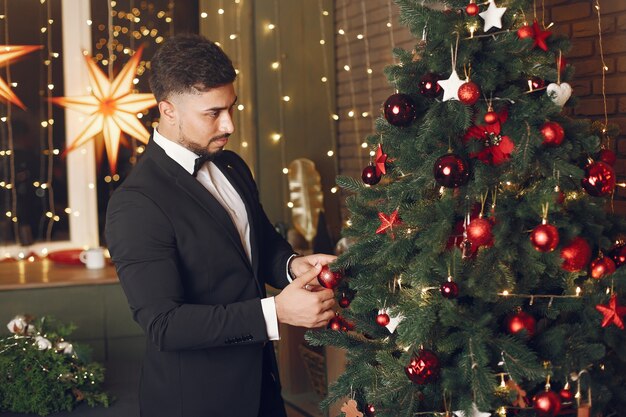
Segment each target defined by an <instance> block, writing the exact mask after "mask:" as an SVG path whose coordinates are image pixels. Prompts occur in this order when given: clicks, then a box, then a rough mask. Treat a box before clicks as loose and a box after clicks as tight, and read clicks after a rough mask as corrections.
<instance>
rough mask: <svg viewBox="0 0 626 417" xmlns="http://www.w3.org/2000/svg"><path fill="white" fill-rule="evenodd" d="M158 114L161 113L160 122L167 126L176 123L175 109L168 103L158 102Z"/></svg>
mask: <svg viewBox="0 0 626 417" xmlns="http://www.w3.org/2000/svg"><path fill="white" fill-rule="evenodd" d="M159 113H161V121H163V122H165V123H168V124H173V123H175V122H176V108H175V107H174V105H173V104H172V103H170V102H169V101H166V100H163V101H159Z"/></svg>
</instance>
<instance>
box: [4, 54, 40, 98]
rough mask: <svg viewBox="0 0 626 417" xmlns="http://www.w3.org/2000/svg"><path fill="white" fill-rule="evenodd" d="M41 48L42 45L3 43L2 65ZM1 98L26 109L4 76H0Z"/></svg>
mask: <svg viewBox="0 0 626 417" xmlns="http://www.w3.org/2000/svg"><path fill="white" fill-rule="evenodd" d="M41 48H42V46H41V45H1V46H0V66H1V67H6V66H8V65H9V64H10V63H11V61H13V60H16V59H17V58H20V57H22V56H24V55H26V54H29V53H31V52H33V51H37V50H39V49H41ZM0 99H2V100H4V101H6V102H7V103H13V104H15V105H16V106H18V107H20V108H21V109H22V110H26V106H24V103H22V101H21V100H20V99H19V98H18V97H17V96H16V95H15V93H14V92H13V91H12V90H11V87H9V85H8V84H7V83H6V81H4V80H3V79H2V78H0Z"/></svg>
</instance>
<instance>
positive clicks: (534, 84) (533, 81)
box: [530, 77, 546, 90]
mask: <svg viewBox="0 0 626 417" xmlns="http://www.w3.org/2000/svg"><path fill="white" fill-rule="evenodd" d="M545 86H546V82H545V80H543V79H542V78H539V77H531V78H530V87H531V88H532V89H533V90H539V89H540V88H543V87H545Z"/></svg>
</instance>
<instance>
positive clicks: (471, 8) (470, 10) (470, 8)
mask: <svg viewBox="0 0 626 417" xmlns="http://www.w3.org/2000/svg"><path fill="white" fill-rule="evenodd" d="M465 12H466V13H467V14H468V15H470V16H476V15H477V14H478V12H479V9H478V5H477V4H476V3H470V4H468V5H467V7H465Z"/></svg>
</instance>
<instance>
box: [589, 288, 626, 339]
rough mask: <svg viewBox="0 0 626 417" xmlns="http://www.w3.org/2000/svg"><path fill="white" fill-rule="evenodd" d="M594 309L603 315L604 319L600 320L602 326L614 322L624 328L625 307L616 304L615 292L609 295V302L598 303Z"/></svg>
mask: <svg viewBox="0 0 626 417" xmlns="http://www.w3.org/2000/svg"><path fill="white" fill-rule="evenodd" d="M596 310H598V311H599V312H600V313H602V315H603V316H604V319H603V320H602V327H607V326H608V325H610V324H614V325H616V326H617V327H619V328H620V329H622V330H624V320H623V316H626V307H623V306H618V305H617V296H616V295H615V294H613V295H611V298H610V299H609V304H607V305H602V304H598V305H597V306H596Z"/></svg>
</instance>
